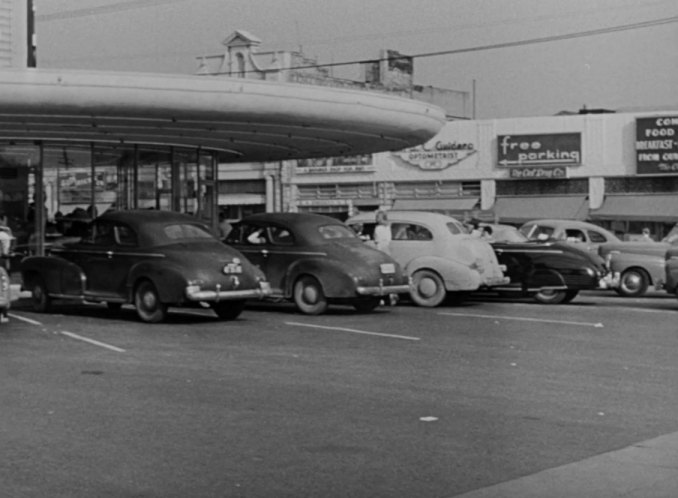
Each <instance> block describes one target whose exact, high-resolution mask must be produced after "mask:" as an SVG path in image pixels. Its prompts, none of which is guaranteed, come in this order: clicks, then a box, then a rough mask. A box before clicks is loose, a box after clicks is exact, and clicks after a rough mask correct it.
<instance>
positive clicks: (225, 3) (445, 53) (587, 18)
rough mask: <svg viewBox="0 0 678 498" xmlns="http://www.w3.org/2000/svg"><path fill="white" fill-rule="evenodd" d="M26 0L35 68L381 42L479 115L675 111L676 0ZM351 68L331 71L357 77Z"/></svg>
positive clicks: (158, 68) (151, 63) (120, 65)
mask: <svg viewBox="0 0 678 498" xmlns="http://www.w3.org/2000/svg"><path fill="white" fill-rule="evenodd" d="M34 3H35V8H36V31H37V56H38V67H45V68H61V69H102V70H115V71H144V72H160V73H179V74H193V73H195V72H196V71H197V68H198V62H199V61H198V57H200V56H202V55H217V54H220V53H223V51H224V46H223V45H222V41H223V40H224V39H226V38H227V37H228V36H229V35H230V34H232V33H233V32H234V31H235V30H238V29H241V30H245V31H248V32H249V33H251V34H253V35H255V36H256V37H258V38H259V39H261V40H262V45H261V48H260V50H261V51H269V50H301V51H302V52H303V53H304V54H305V55H306V56H308V57H313V58H316V59H317V61H318V62H319V63H340V62H349V61H360V60H366V59H374V58H376V57H378V56H379V54H380V50H381V49H392V50H397V51H399V52H401V53H403V54H406V55H413V56H417V57H415V60H414V71H415V73H414V80H415V83H416V84H418V85H425V86H428V85H431V86H435V87H440V88H447V89H453V90H461V91H467V92H472V91H473V90H474V89H475V98H473V99H472V101H473V102H474V103H475V105H474V114H475V117H476V118H477V119H494V118H514V117H527V116H547V115H553V114H556V113H558V112H561V111H571V112H576V111H578V110H579V109H581V108H582V107H587V108H606V109H613V110H617V111H642V110H645V109H648V110H653V111H654V110H672V109H678V1H676V0H417V1H411V0H407V1H406V0H124V1H123V0H34ZM654 21H660V22H658V23H655V22H654ZM642 23H647V25H643V24H642ZM584 34H587V36H584ZM537 41H539V42H537ZM485 47H491V48H485ZM430 54H437V55H430ZM358 67H359V66H358V65H355V66H346V67H343V66H342V67H341V68H337V69H336V70H335V75H337V76H341V77H348V78H352V79H360V78H361V73H360V70H359V69H358Z"/></svg>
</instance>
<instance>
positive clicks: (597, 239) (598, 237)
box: [586, 230, 607, 244]
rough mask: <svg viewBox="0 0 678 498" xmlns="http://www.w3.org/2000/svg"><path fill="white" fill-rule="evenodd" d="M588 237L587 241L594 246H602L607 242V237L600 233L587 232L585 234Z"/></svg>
mask: <svg viewBox="0 0 678 498" xmlns="http://www.w3.org/2000/svg"><path fill="white" fill-rule="evenodd" d="M586 233H587V234H588V236H589V240H590V241H591V242H593V243H594V244H604V243H605V242H607V237H605V235H603V234H602V233H600V232H595V231H593V230H588V231H587V232H586Z"/></svg>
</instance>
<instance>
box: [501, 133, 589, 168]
mask: <svg viewBox="0 0 678 498" xmlns="http://www.w3.org/2000/svg"><path fill="white" fill-rule="evenodd" d="M497 164H498V165H499V166H500V167H516V166H517V167H526V166H539V167H541V168H544V167H551V166H580V165H581V133H551V134H548V135H499V136H498V137H497Z"/></svg>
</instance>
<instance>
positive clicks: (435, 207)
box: [393, 197, 479, 214]
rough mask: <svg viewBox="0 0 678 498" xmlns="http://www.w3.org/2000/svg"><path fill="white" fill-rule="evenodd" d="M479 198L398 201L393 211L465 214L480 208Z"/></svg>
mask: <svg viewBox="0 0 678 498" xmlns="http://www.w3.org/2000/svg"><path fill="white" fill-rule="evenodd" d="M478 202H479V199H478V198H477V197H464V198H458V199H396V201H395V202H394V204H393V209H396V210H400V211H437V212H445V213H448V214H449V213H455V214H463V213H464V212H465V211H471V210H472V209H474V208H476V207H477V206H478Z"/></svg>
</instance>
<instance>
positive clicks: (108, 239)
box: [92, 222, 115, 246]
mask: <svg viewBox="0 0 678 498" xmlns="http://www.w3.org/2000/svg"><path fill="white" fill-rule="evenodd" d="M92 242H93V243H94V244H95V245H98V246H110V245H113V244H114V243H115V233H114V227H113V224H112V223H108V222H99V223H95V224H94V238H93V239H92Z"/></svg>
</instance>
